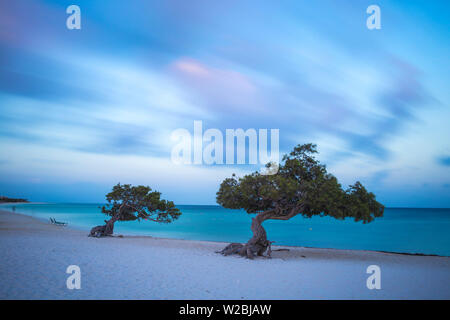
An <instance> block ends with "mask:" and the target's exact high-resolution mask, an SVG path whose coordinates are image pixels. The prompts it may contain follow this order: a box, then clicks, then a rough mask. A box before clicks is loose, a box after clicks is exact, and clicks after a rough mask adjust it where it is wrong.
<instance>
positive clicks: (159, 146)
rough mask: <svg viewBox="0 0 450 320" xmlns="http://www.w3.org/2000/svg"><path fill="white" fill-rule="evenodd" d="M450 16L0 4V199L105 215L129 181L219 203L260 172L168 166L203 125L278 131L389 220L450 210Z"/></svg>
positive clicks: (275, 4)
mask: <svg viewBox="0 0 450 320" xmlns="http://www.w3.org/2000/svg"><path fill="white" fill-rule="evenodd" d="M71 4H77V5H79V6H80V8H81V25H82V28H81V30H68V29H67V28H66V19H67V17H68V15H67V14H66V12H65V10H66V8H67V7H68V6H69V5H71ZM371 4H377V5H378V6H379V7H380V9H381V25H382V29H381V30H368V29H367V27H366V19H367V17H368V14H366V8H367V7H368V6H369V5H371ZM449 15H450V5H449V3H448V1H356V0H355V1H325V0H317V1H281V2H280V1H272V2H270V3H269V2H268V1H264V2H262V1H207V0H203V1H195V0H194V1H168V0H164V1H145V2H144V1H126V2H125V1H99V0H97V1H80V0H77V1H73V0H72V1H43V0H41V1H37V0H33V1H28V0H27V1H25V0H18V1H8V2H7V1H2V2H1V3H0V57H1V58H0V61H1V63H0V149H1V152H0V194H5V195H9V196H17V197H27V198H29V199H31V200H34V201H71V202H100V201H103V199H104V194H105V193H106V192H108V190H109V189H110V188H111V187H112V185H114V184H116V183H117V182H119V181H120V182H122V183H133V184H145V185H150V186H151V187H153V188H154V189H157V190H159V191H161V192H163V194H164V196H165V197H167V198H169V199H171V200H174V201H175V202H176V203H180V204H212V203H215V193H216V191H217V189H218V186H219V184H220V182H221V181H222V180H223V179H224V178H225V177H228V176H230V175H231V173H233V172H236V173H237V174H238V175H241V174H245V173H248V172H251V171H252V170H253V169H254V167H251V166H230V165H228V166H227V165H222V166H219V165H216V166H207V165H203V166H199V165H197V166H194V165H191V166H180V165H178V166H177V165H175V164H173V163H172V162H171V160H170V152H171V148H172V147H173V141H171V140H170V134H171V132H172V131H173V130H175V129H177V128H186V129H188V130H189V131H191V132H192V130H193V121H194V120H202V121H203V126H204V128H205V129H206V128H217V129H219V130H223V132H225V129H227V128H230V129H235V128H243V129H248V128H255V129H258V128H267V129H271V128H276V129H279V130H280V148H281V150H280V151H281V153H284V152H288V151H289V149H291V148H292V147H293V146H295V145H296V144H298V143H306V142H314V143H317V144H318V149H319V151H320V155H319V158H320V160H322V161H323V162H324V163H325V164H327V167H328V169H329V171H330V172H332V173H333V174H335V175H336V176H337V177H338V178H339V180H340V181H341V182H342V184H343V185H348V184H350V183H353V182H354V181H356V180H360V181H362V182H363V183H364V184H365V185H366V186H367V187H368V188H369V189H370V190H371V191H373V192H375V193H376V194H377V197H378V199H380V201H381V202H383V203H384V204H385V205H387V206H410V207H450V196H449V195H450V142H449V141H450V139H449V137H450V126H449V119H450V108H449V106H450V104H449V103H450V90H449V77H450V63H449V59H448V56H449V53H450V50H449V49H450V43H449V39H450V26H449V24H450V22H449V21H450V19H449V18H450V17H449Z"/></svg>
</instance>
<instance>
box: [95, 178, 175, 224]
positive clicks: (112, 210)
mask: <svg viewBox="0 0 450 320" xmlns="http://www.w3.org/2000/svg"><path fill="white" fill-rule="evenodd" d="M106 200H107V201H108V204H107V205H106V206H103V207H102V212H103V213H104V214H106V215H108V216H111V217H113V218H115V220H119V221H131V220H141V219H144V220H151V221H155V222H162V223H169V222H172V221H173V220H176V219H178V217H179V216H180V215H181V212H180V210H179V209H177V208H176V207H175V204H174V203H173V202H172V201H167V200H163V199H161V193H160V192H157V191H152V189H151V188H150V187H148V186H131V185H130V184H123V185H121V184H120V183H118V184H117V185H115V186H114V187H113V189H112V191H111V192H110V193H108V194H107V195H106Z"/></svg>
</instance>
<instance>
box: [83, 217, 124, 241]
mask: <svg viewBox="0 0 450 320" xmlns="http://www.w3.org/2000/svg"><path fill="white" fill-rule="evenodd" d="M117 220H119V215H115V216H114V217H112V218H111V219H109V220H108V221H106V220H105V223H106V224H105V225H104V226H96V227H93V228H92V229H91V232H90V233H89V237H97V238H100V237H107V236H112V234H113V233H114V223H115V222H116V221H117Z"/></svg>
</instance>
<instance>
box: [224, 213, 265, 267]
mask: <svg viewBox="0 0 450 320" xmlns="http://www.w3.org/2000/svg"><path fill="white" fill-rule="evenodd" d="M267 219H270V215H269V214H268V213H267V212H263V213H260V214H258V215H257V216H256V217H254V218H252V225H251V229H252V232H253V236H252V237H251V239H250V240H248V241H247V243H246V244H240V243H231V244H229V245H228V246H226V247H225V248H224V249H223V250H222V251H220V252H219V253H221V254H223V255H225V256H228V255H231V254H239V255H241V256H244V257H246V258H249V259H253V258H254V257H255V256H263V255H264V253H265V252H266V251H268V256H269V257H270V252H271V251H270V244H271V242H270V241H268V240H267V233H266V230H265V229H264V227H263V226H262V223H263V222H264V221H265V220H267ZM268 249H269V250H268Z"/></svg>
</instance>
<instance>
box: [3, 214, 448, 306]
mask: <svg viewBox="0 0 450 320" xmlns="http://www.w3.org/2000/svg"><path fill="white" fill-rule="evenodd" d="M87 233H88V232H83V231H79V230H73V229H70V228H65V227H64V228H63V227H58V226H54V225H51V224H49V223H46V222H44V221H40V220H37V219H35V218H32V217H29V216H24V215H21V214H16V213H11V212H7V211H0V252H1V262H0V299H450V258H448V257H435V256H410V255H400V254H390V253H381V252H369V251H355V250H332V249H311V248H301V247H295V248H294V247H290V248H289V249H290V251H276V252H273V254H272V255H273V259H264V258H258V259H255V260H248V259H244V258H241V257H238V256H228V257H224V256H222V255H220V254H217V253H215V251H217V250H220V249H222V248H223V247H224V245H225V244H224V243H216V242H206V241H187V240H171V239H158V238H151V237H136V236H124V237H123V238H120V237H113V238H100V239H97V238H89V237H87ZM276 248H281V247H275V249H276ZM69 265H78V266H79V267H80V269H81V289H79V290H76V289H74V290H69V289H67V287H66V279H67V277H69V274H67V273H66V269H67V267H68V266H69ZM369 265H378V266H379V267H380V268H381V289H380V290H376V289H374V290H369V289H368V288H367V287H366V280H367V278H368V277H369V274H367V273H366V269H367V267H368V266H369Z"/></svg>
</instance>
